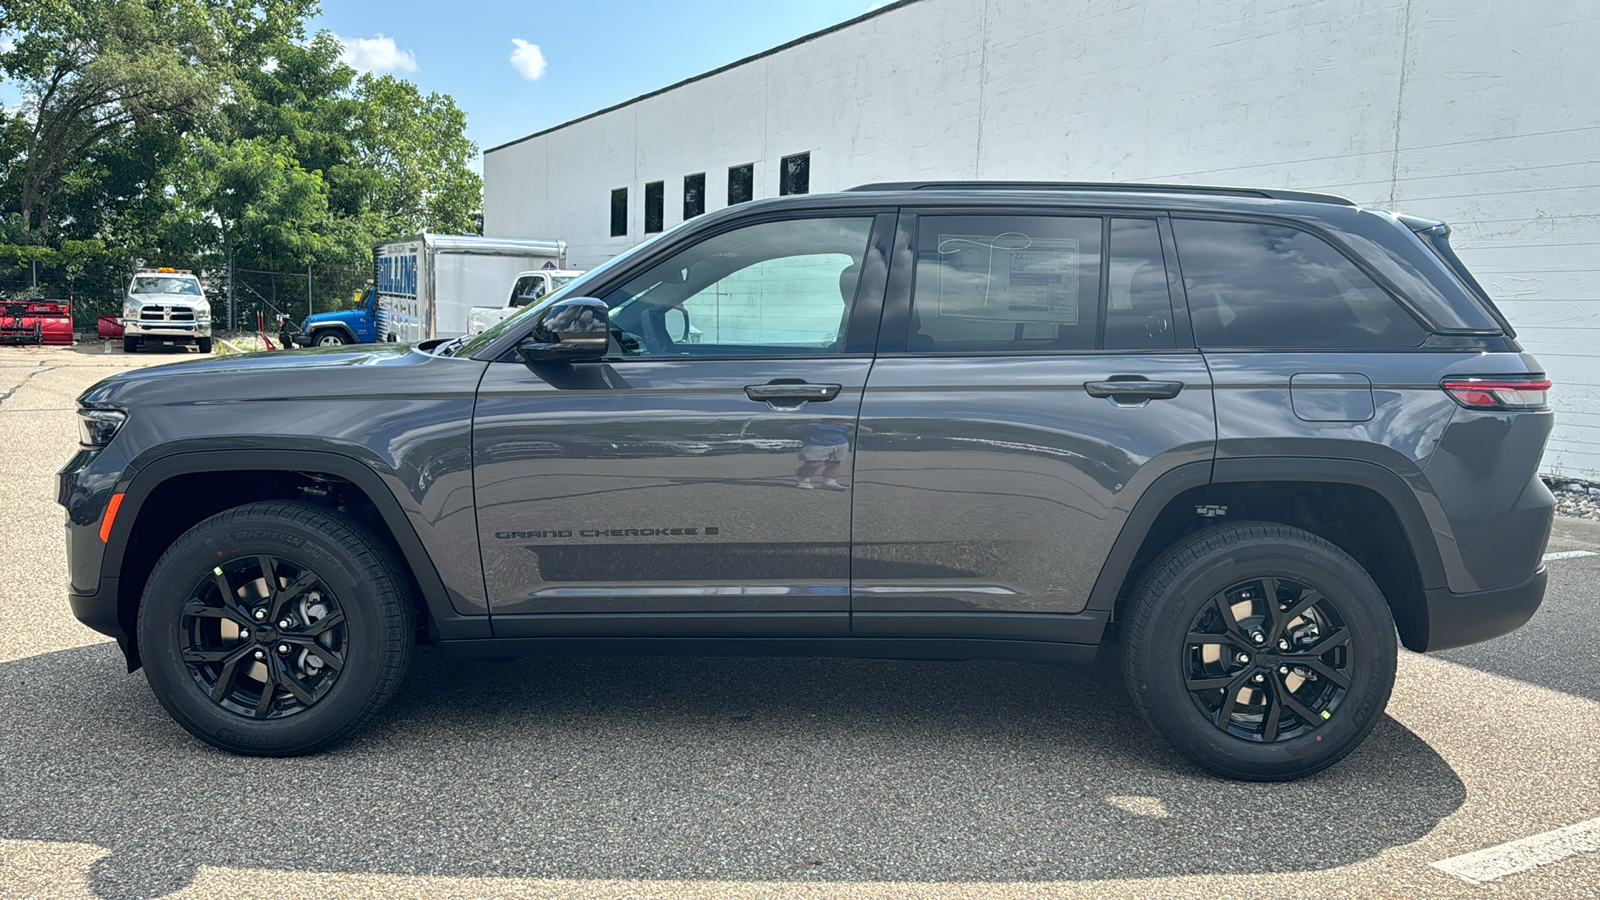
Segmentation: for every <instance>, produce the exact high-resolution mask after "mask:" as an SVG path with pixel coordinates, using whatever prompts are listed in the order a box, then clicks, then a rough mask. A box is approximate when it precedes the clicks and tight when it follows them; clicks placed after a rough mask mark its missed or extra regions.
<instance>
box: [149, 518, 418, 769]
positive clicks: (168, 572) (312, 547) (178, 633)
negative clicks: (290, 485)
mask: <svg viewBox="0 0 1600 900" xmlns="http://www.w3.org/2000/svg"><path fill="white" fill-rule="evenodd" d="M267 561H270V564H271V565H272V567H273V574H274V578H273V580H274V581H275V582H277V585H278V587H279V589H280V590H279V595H278V597H263V596H262V595H263V594H264V593H265V585H266V581H265V579H263V578H262V577H261V573H262V572H263V571H264V566H265V564H266V562H267ZM224 583H225V584H226V585H227V588H228V589H229V591H230V592H231V593H232V594H233V599H234V601H235V604H236V605H235V606H232V607H230V608H229V609H224V608H223V606H224V601H223V597H224V596H225V595H224V594H223V593H222V584H224ZM252 597H254V598H256V599H248V598H252ZM280 600H282V601H283V602H281V603H280V602H279V601H280ZM269 607H270V608H271V609H268V608H269ZM412 610H413V605H412V598H411V595H410V589H409V586H408V582H407V580H406V579H405V578H404V577H403V576H402V575H401V574H400V570H399V568H398V566H397V565H396V563H395V560H394V559H393V557H392V556H390V554H389V551H388V550H387V548H386V547H385V546H384V545H383V543H382V542H381V541H380V540H379V539H378V538H377V537H376V536H375V535H373V534H372V533H371V532H370V531H368V530H367V529H366V528H364V527H363V526H362V525H360V524H359V523H357V522H356V521H355V520H354V519H351V518H349V517H348V516H345V515H343V514H341V513H338V512H335V511H333V510H330V509H327V508H326V507H321V506H317V505H314V504H310V503H293V502H281V501H266V502H260V503H250V504H247V505H244V506H240V507H236V508H234V509H230V510H226V511H224V512H221V513H218V514H216V515H214V516H212V517H211V518H209V519H206V520H205V521H203V522H201V523H200V524H198V525H196V526H194V527H193V528H191V529H189V530H188V531H187V532H185V533H184V534H183V536H181V537H179V538H178V539H177V541H175V542H174V543H173V544H172V546H171V547H169V548H168V549H167V551H166V553H164V554H162V556H161V559H160V560H159V561H158V562H157V563H156V566H155V569H154V570H153V571H152V572H151V573H150V579H149V581H148V582H147V583H146V584H145V590H144V596H143V598H142V599H141V600H140V602H139V619H138V637H139V648H140V654H141V656H142V657H143V659H144V664H145V671H146V677H147V678H148V679H149V682H150V687H151V689H152V690H153V691H154V692H155V695H156V699H157V700H159V701H160V702H161V705H162V706H163V707H165V708H166V710H167V712H168V713H170V714H171V715H172V717H173V719H175V720H176V721H177V722H178V724H179V725H182V726H183V727H184V728H186V729H188V731H189V732H190V733H191V734H193V735H194V736H195V737H198V738H200V739H201V740H203V741H205V742H206V743H208V744H211V745H212V746H214V747H218V748H220V749H222V750H227V751H230V752H233V753H241V754H246V755H251V756H296V755H300V754H305V753H314V752H316V751H319V750H322V749H324V748H327V747H329V746H332V745H333V744H336V743H338V742H339V741H341V740H343V739H345V738H346V737H348V736H349V735H350V734H351V733H352V732H354V731H355V730H356V729H358V728H360V727H361V726H362V725H363V724H364V723H365V722H367V721H368V720H369V719H371V718H372V716H373V715H375V714H376V713H377V711H378V710H379V709H380V708H382V706H383V705H384V703H386V702H388V700H389V698H390V697H391V696H393V694H394V692H395V690H396V688H398V687H399V685H400V681H401V679H402V678H403V677H404V675H405V671H406V668H407V666H408V665H409V663H410V659H411V648H412V643H413V638H414V630H413V626H412V622H413V612H412ZM260 613H265V615H261V614H260ZM230 630H231V631H232V632H233V636H232V637H231V638H230V637H229V631H230ZM285 648H287V649H285ZM230 660H231V663H232V666H231V668H230V664H229V663H230ZM290 679H292V680H293V683H292V684H291V683H290ZM269 682H272V690H271V692H268V691H267V690H265V688H266V687H267V685H268V683H269ZM307 701H310V702H307Z"/></svg>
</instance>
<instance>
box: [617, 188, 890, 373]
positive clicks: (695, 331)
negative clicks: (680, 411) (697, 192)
mask: <svg viewBox="0 0 1600 900" xmlns="http://www.w3.org/2000/svg"><path fill="white" fill-rule="evenodd" d="M871 231H872V219H871V218H839V219H795V220H788V221H781V222H766V223H762V224H759V225H749V226H746V227H744V228H739V229H736V230H734V231H730V232H726V233H724V234H720V235H717V236H715V237H711V238H708V239H706V240H704V241H702V242H700V243H698V244H696V245H695V246H693V247H690V248H689V249H687V250H684V251H683V252H681V253H678V254H676V255H674V256H673V257H671V258H669V259H668V260H666V261H665V262H663V263H660V264H658V265H656V266H654V267H652V268H651V269H650V270H648V271H647V272H645V273H644V274H643V275H641V276H639V277H638V278H635V279H633V280H632V281H630V282H628V283H627V284H625V285H623V286H622V287H621V288H619V289H617V290H615V291H612V292H611V293H610V294H608V295H607V296H606V297H604V298H603V299H604V300H605V301H606V304H607V305H608V306H610V307H611V310H612V312H611V323H612V326H613V335H614V336H615V337H616V339H617V342H618V344H619V346H620V348H621V353H622V355H623V356H641V357H675V356H771V355H813V354H818V353H837V352H839V350H840V348H841V347H842V346H843V340H844V328H845V323H846V322H847V321H848V320H849V312H850V309H851V308H852V307H853V306H854V302H855V295H856V287H857V284H858V282H859V280H860V272H861V260H862V259H863V258H864V257H865V256H866V251H867V239H868V236H869V234H870V233H871Z"/></svg>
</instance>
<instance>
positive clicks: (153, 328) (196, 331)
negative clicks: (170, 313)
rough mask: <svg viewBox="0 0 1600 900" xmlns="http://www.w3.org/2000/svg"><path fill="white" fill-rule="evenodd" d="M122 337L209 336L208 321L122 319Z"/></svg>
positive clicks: (209, 325) (209, 326)
mask: <svg viewBox="0 0 1600 900" xmlns="http://www.w3.org/2000/svg"><path fill="white" fill-rule="evenodd" d="M121 322H122V334H123V336H124V337H159V338H189V339H190V340H193V339H194V338H197V337H210V336H211V323H210V322H141V321H139V320H138V319H122V320H121Z"/></svg>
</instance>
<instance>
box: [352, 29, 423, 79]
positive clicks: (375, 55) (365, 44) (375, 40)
mask: <svg viewBox="0 0 1600 900" xmlns="http://www.w3.org/2000/svg"><path fill="white" fill-rule="evenodd" d="M334 37H335V38H338V40H339V43H341V44H343V45H344V50H343V51H341V52H340V53H339V61H340V62H342V63H344V64H345V65H347V66H349V67H350V68H352V69H357V70H359V71H362V72H415V71H416V70H417V56H416V54H415V53H412V52H411V51H410V50H401V49H400V48H399V47H396V46H395V45H394V38H392V37H384V36H383V32H381V31H380V32H378V36H377V37H370V38H345V37H339V36H338V35H334Z"/></svg>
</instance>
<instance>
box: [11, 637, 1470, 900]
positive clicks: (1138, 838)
mask: <svg viewBox="0 0 1600 900" xmlns="http://www.w3.org/2000/svg"><path fill="white" fill-rule="evenodd" d="M1113 663H1114V660H1111V659H1109V658H1102V659H1101V661H1100V662H1099V663H1098V664H1097V665H1096V666H1094V667H1092V668H1089V669H1061V668H1054V667H1049V666H1042V665H1033V664H1024V663H1002V662H984V661H974V662H893V661H876V660H835V659H702V658H641V659H625V658H544V659H527V660H516V661H505V662H484V661H464V660H455V659H451V658H448V657H445V656H443V655H441V654H439V653H438V652H436V651H431V650H425V651H422V652H420V653H419V654H418V657H417V659H416V661H415V664H414V666H413V668H412V671H411V673H410V675H409V677H408V678H407V681H406V683H405V685H404V686H403V687H402V690H401V694H400V696H399V697H398V698H397V699H396V701H395V702H394V703H393V704H391V706H390V707H389V708H388V709H387V710H386V711H385V712H384V713H383V714H381V715H380V716H379V718H378V719H377V720H376V721H375V722H373V723H372V724H370V725H368V726H367V727H366V728H365V729H364V730H363V731H362V732H360V733H359V734H358V735H357V736H356V737H355V738H354V739H352V740H351V741H350V742H348V743H346V744H344V745H341V746H340V747H338V748H336V749H334V750H332V751H329V752H327V753H324V754H321V755H318V756H311V757H302V758H298V759H262V758H246V757H238V756H232V755H229V754H226V753H221V752H218V751H216V750H212V749H211V748H209V747H207V746H206V745H204V744H201V743H200V742H199V741H197V740H195V739H193V738H191V737H190V736H189V735H188V734H186V733H185V732H183V731H182V730H181V729H180V728H179V727H178V726H177V725H176V724H174V723H173V722H172V721H171V720H170V719H168V718H167V716H166V714H165V713H164V711H163V710H162V709H161V707H160V706H159V705H158V704H157V703H156V701H155V699H154V698H153V697H152V695H151V694H150V692H149V690H148V689H147V687H146V685H145V683H144V679H143V676H142V675H137V674H136V675H132V676H126V675H122V674H121V670H122V661H121V658H120V656H119V655H118V653H117V651H116V650H115V648H114V647H113V646H112V645H110V644H98V645H94V646H91V647H83V648H78V649H74V650H65V651H61V652H57V653H51V654H46V655H43V656H37V657H31V658H28V659H23V660H19V661H16V662H11V663H6V664H3V665H0V696H4V697H5V698H6V702H5V704H4V708H3V712H0V731H3V732H4V733H5V735H6V738H5V745H6V746H5V752H4V755H3V757H0V776H3V778H4V783H5V784H6V785H7V788H6V790H5V792H4V796H5V798H6V800H5V804H4V805H5V810H4V815H3V816H0V837H4V838H8V839H16V840H43V841H68V842H81V843H89V844H95V845H99V846H102V847H105V848H108V849H109V850H110V854H109V855H108V856H106V857H104V858H102V859H101V860H100V861H99V862H98V863H96V864H95V866H94V867H93V869H92V870H91V873H90V874H91V884H92V885H93V886H94V888H95V889H96V890H97V891H98V892H99V893H100V894H101V895H102V896H106V897H120V896H150V895H159V894H163V893H166V892H169V891H174V890H177V889H179V888H181V887H183V886H184V885H185V884H187V883H188V881H189V880H190V879H191V878H192V877H193V873H194V871H195V868H196V867H197V866H199V865H211V866H228V867H241V868H258V869H279V870H292V871H350V872H375V873H386V874H398V875H406V874H429V875H461V876H482V877H495V876H521V877H557V878H571V879H580V878H582V879H590V878H604V879H627V878H645V879H719V880H726V879H744V880H773V881H781V880H791V879H801V880H809V881H824V882H827V881H838V882H848V881H862V880H893V881H938V882H962V881H983V882H992V881H1017V880H1061V879H1086V880H1087V879H1105V878H1143V877H1154V876H1172V875H1196V874H1213V873H1216V874H1221V873H1272V872H1300V871H1311V870H1320V869H1327V868H1332V867H1336V866H1340V865H1344V864H1347V863H1350V862H1353V861H1355V860H1359V859H1365V858H1368V857H1371V856H1373V855H1375V854H1377V853H1379V852H1381V851H1382V850H1384V849H1386V848H1389V847H1395V846H1399V845H1402V844H1408V843H1411V842H1413V841H1416V840H1417V839H1418V838H1420V837H1422V836H1423V835H1425V834H1427V833H1428V832H1429V831H1430V830H1431V829H1433V828H1434V826H1435V825H1436V824H1437V823H1438V822H1439V820H1440V819H1441V818H1442V817H1444V816H1446V815H1448V814H1450V813H1451V812H1452V811H1454V810H1455V809H1456V808H1457V807H1459V806H1460V805H1461V803H1462V802H1463V800H1464V797H1465V789H1464V787H1463V785H1462V783H1461V781H1460V780H1459V779H1458V778H1457V777H1456V774H1455V773H1454V772H1453V771H1452V770H1451V768H1450V767H1449V765H1448V764H1447V763H1446V762H1445V761H1444V760H1443V759H1441V758H1440V757H1439V755H1438V754H1436V753H1435V752H1434V751H1433V750H1432V749H1431V748H1430V747H1428V746H1427V745H1426V744H1425V743H1423V742H1422V740H1421V739H1419V738H1418V737H1417V736H1416V735H1414V734H1412V733H1411V732H1410V731H1408V730H1406V729H1405V728H1404V727H1402V726H1400V725H1399V724H1398V723H1396V722H1395V721H1394V720H1392V719H1390V718H1388V717H1384V718H1383V719H1382V720H1380V722H1379V723H1378V726H1377V728H1376V729H1375V731H1374V732H1373V734H1372V736H1371V737H1370V738H1369V739H1368V740H1367V742H1366V743H1365V744H1364V745H1363V746H1362V747H1361V748H1360V749H1358V750H1357V751H1356V753H1355V754H1354V755H1353V756H1352V757H1351V758H1350V759H1348V760H1347V761H1345V762H1344V763H1343V764H1341V765H1339V766H1336V767H1334V768H1333V769H1331V770H1328V771H1326V772H1323V773H1320V774H1318V775H1316V776H1313V777H1311V778H1308V779H1305V780H1303V781H1300V782H1297V783H1294V784H1290V785H1281V784H1280V785H1267V784H1246V783H1240V782H1232V781H1226V780H1222V779H1219V778H1215V777H1212V776H1209V775H1207V774H1204V773H1203V772H1201V771H1199V770H1197V769H1195V768H1194V767H1193V766H1191V765H1189V764H1188V763H1186V762H1185V761H1184V760H1183V759H1182V758H1181V757H1180V756H1178V755H1177V754H1176V753H1175V752H1173V751H1171V750H1170V749H1168V748H1167V747H1166V746H1165V745H1164V744H1163V743H1162V742H1161V741H1160V739H1159V738H1157V737H1156V736H1155V735H1154V733H1153V732H1151V731H1150V730H1149V729H1148V728H1147V727H1146V726H1145V725H1144V723H1143V722H1142V721H1140V720H1139V719H1138V717H1137V715H1136V714H1135V713H1134V712H1133V711H1132V710H1131V709H1130V707H1129V705H1128V704H1127V702H1126V701H1125V699H1124V694H1123V690H1122V686H1121V683H1120V679H1119V678H1118V677H1117V676H1116V669H1115V666H1114V664H1113Z"/></svg>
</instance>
